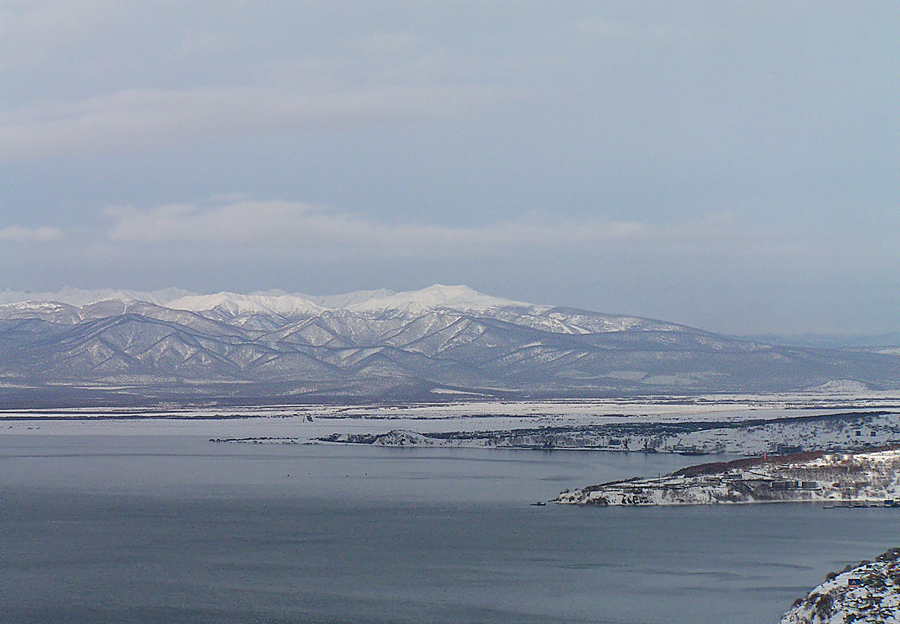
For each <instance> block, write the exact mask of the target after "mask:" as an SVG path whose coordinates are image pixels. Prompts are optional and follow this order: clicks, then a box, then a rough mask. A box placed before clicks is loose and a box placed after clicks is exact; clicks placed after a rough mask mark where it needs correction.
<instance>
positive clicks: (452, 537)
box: [0, 435, 900, 624]
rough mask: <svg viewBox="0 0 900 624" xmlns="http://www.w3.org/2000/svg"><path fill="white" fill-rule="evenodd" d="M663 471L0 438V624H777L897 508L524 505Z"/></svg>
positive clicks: (593, 463)
mask: <svg viewBox="0 0 900 624" xmlns="http://www.w3.org/2000/svg"><path fill="white" fill-rule="evenodd" d="M697 459H698V458H686V457H679V456H671V455H652V454H650V455H644V454H615V453H592V452H558V451H556V452H549V453H548V452H540V451H500V450H480V449H384V448H373V447H349V446H337V445H335V446H326V445H318V446H310V445H265V444H258V445H257V444H215V443H212V442H210V441H208V440H207V439H205V438H200V437H196V436H88V435H84V436H82V435H65V436H53V435H0V622H3V623H7V622H8V623H16V624H21V623H35V624H37V623H41V624H43V623H51V622H53V623H60V624H69V623H73V624H74V623H88V622H99V623H110V624H111V623H120V622H159V623H164V622H165V623H169V622H201V623H207V622H208V623H214V622H215V623H231V622H272V623H286V622H315V623H323V624H324V623H356V622H358V623H361V624H362V623H367V624H368V623H372V624H375V623H393V622H397V623H418V622H434V623H444V622H446V623H468V622H472V623H474V622H500V623H506V622H509V623H513V622H523V623H530V622H535V623H537V622H547V623H563V622H565V623H570V622H571V623H576V622H597V623H601V622H602V623H618V624H637V623H642V624H651V623H652V624H657V623H658V624H663V623H665V624H680V623H699V624H704V623H710V624H713V623H716V624H728V623H735V624H737V623H741V624H756V623H759V624H762V623H765V622H776V621H777V620H778V618H779V616H780V614H781V613H782V612H783V611H785V610H786V609H787V608H788V607H789V606H790V603H791V602H792V601H793V599H794V598H796V597H799V596H801V595H802V594H804V593H805V592H806V591H808V589H809V588H810V587H812V586H814V585H816V584H818V583H819V582H821V581H822V580H824V575H825V574H826V573H827V572H829V571H832V570H836V569H840V568H842V567H843V566H844V565H845V564H846V563H851V562H852V563H855V562H857V561H859V560H860V559H863V558H872V557H873V556H874V555H876V554H878V553H880V552H882V551H884V550H886V549H887V548H889V547H892V546H897V545H900V530H898V529H900V512H898V510H896V509H852V510H850V509H823V508H822V507H821V506H820V505H814V504H777V505H744V506H716V507H654V508H576V507H565V506H558V505H552V504H551V505H548V506H532V505H531V504H530V503H532V502H535V501H545V500H548V499H550V498H552V497H553V496H555V495H556V494H557V493H558V492H559V491H561V490H563V489H565V488H573V487H578V486H583V485H588V484H592V483H599V482H603V481H608V480H613V479H619V478H625V477H628V476H637V475H642V476H652V475H655V474H659V473H665V472H670V471H672V470H674V469H677V468H679V467H681V466H684V465H687V464H690V463H697Z"/></svg>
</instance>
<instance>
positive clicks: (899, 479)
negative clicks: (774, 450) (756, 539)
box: [555, 448, 900, 507]
mask: <svg viewBox="0 0 900 624" xmlns="http://www.w3.org/2000/svg"><path fill="white" fill-rule="evenodd" d="M815 501H819V502H831V503H835V504H848V505H851V504H854V505H888V506H894V505H897V506H898V507H900V449H897V448H892V449H889V450H882V451H873V452H863V453H813V454H806V455H784V456H776V457H765V458H756V459H742V460H736V461H732V462H728V463H724V464H702V465H699V466H691V467H689V468H685V469H683V470H679V471H678V472H675V473H672V474H670V475H665V476H660V477H658V478H656V479H629V480H626V481H615V482H612V483H604V484H601V485H593V486H589V487H586V488H580V489H577V490H574V491H571V492H563V493H562V494H560V495H559V496H558V497H557V498H556V500H555V502H557V503H562V504H568V505H602V506H605V505H634V506H639V505H715V504H720V503H772V502H815Z"/></svg>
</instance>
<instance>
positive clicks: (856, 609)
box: [779, 548, 900, 624]
mask: <svg viewBox="0 0 900 624" xmlns="http://www.w3.org/2000/svg"><path fill="white" fill-rule="evenodd" d="M851 622H878V623H879V624H900V548H892V549H891V550H889V551H887V552H886V553H884V554H882V555H879V556H878V557H877V558H876V559H875V561H861V562H860V563H859V564H858V565H856V566H847V567H846V568H844V569H843V570H841V571H840V572H838V573H831V574H829V575H828V576H827V577H826V580H825V582H824V583H822V584H821V585H819V586H818V587H816V588H815V589H813V590H812V591H811V592H809V593H808V594H807V595H806V596H805V597H804V598H800V599H798V600H797V601H796V602H795V603H794V605H793V606H792V607H791V609H790V611H788V612H787V613H785V614H784V616H783V617H782V618H781V620H780V622H779V624H850V623H851Z"/></svg>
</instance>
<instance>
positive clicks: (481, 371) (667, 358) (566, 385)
mask: <svg viewBox="0 0 900 624" xmlns="http://www.w3.org/2000/svg"><path fill="white" fill-rule="evenodd" d="M103 292H106V291H101V294H102V293H103ZM159 292H163V293H165V295H160V294H159ZM175 294H180V295H181V296H178V297H174V295H175ZM42 296H43V297H44V299H43V300H41V301H26V302H22V301H18V302H14V303H10V304H7V305H3V306H0V381H2V382H3V383H4V384H5V387H6V390H3V391H0V402H3V403H5V404H14V403H16V402H17V401H21V400H22V399H21V397H23V396H31V397H36V396H40V393H41V392H43V391H46V390H47V389H48V388H51V387H52V388H54V393H56V394H59V393H62V394H65V393H66V392H67V391H68V392H69V393H70V394H73V393H75V394H78V393H81V394H83V392H87V391H88V390H89V393H90V392H95V393H97V396H100V395H103V396H107V395H108V396H110V397H112V398H110V400H112V401H115V400H118V399H116V398H115V397H116V396H120V398H121V396H125V395H127V397H128V400H129V401H141V400H157V399H166V398H180V399H185V398H186V399H203V398H213V399H229V400H230V399H235V398H236V397H237V398H240V397H243V399H246V400H257V399H259V400H267V399H273V398H279V397H281V398H283V399H284V400H288V399H296V400H303V399H304V397H305V398H308V399H313V398H315V399H317V400H318V399H328V398H329V397H335V396H342V397H346V396H348V395H349V396H358V397H360V398H362V397H366V398H377V397H383V396H390V397H394V398H401V399H402V398H409V399H412V398H427V397H429V396H431V395H430V391H431V390H435V389H440V388H451V389H464V390H469V391H476V392H481V393H487V394H499V395H502V396H510V395H512V396H524V395H527V396H535V397H539V396H573V397H574V396H609V395H621V394H664V393H665V394H672V393H678V394H691V393H701V392H704V393H705V392H764V391H781V390H796V389H803V388H807V387H813V386H819V385H822V384H827V383H830V382H836V381H839V380H841V381H843V380H849V381H852V382H854V383H857V384H862V385H863V386H867V387H874V388H898V387H900V356H898V355H897V354H896V353H895V352H893V351H890V350H888V351H887V352H872V351H866V350H858V349H857V350H840V349H825V348H803V347H792V346H775V345H768V344H765V343H760V342H752V341H745V340H740V339H736V338H732V337H727V336H722V335H717V334H713V333H710V332H705V331H702V330H699V329H694V328H690V327H686V326H683V325H677V324H674V323H667V322H664V321H657V320H652V319H642V318H637V317H628V316H621V315H607V314H600V313H596V312H588V311H583V310H572V309H568V308H556V307H550V306H536V305H531V304H527V303H522V302H515V301H508V300H504V299H499V298H496V297H490V296H487V295H483V294H481V293H477V292H476V291H473V290H471V289H469V288H466V287H464V286H441V285H436V286H432V287H430V288H426V289H423V290H421V291H413V292H408V293H392V292H390V291H367V292H360V293H350V294H348V295H339V296H333V297H319V298H317V299H316V300H315V301H312V300H311V299H312V298H311V297H308V296H305V295H289V294H285V293H278V292H275V293H271V292H270V293H256V294H252V295H240V294H234V293H218V294H216V295H194V294H183V291H182V292H176V291H174V290H169V291H158V292H157V293H144V294H141V293H133V292H132V293H128V294H127V296H125V295H117V296H116V297H114V298H112V299H102V298H101V299H100V300H92V299H96V296H97V295H96V291H93V292H86V293H81V294H79V292H76V291H71V290H70V291H67V292H65V293H63V295H61V296H60V297H59V298H60V299H65V300H66V301H69V302H72V301H83V302H84V303H82V304H80V305H76V304H73V303H66V302H64V301H60V302H55V301H52V299H53V297H52V295H42ZM151 300H152V301H151ZM159 301H165V305H161V304H160V303H159ZM115 388H119V390H115ZM67 389H68V390H67ZM85 389H88V390H85ZM76 390H77V392H76ZM103 393H107V394H103ZM109 393H112V394H109ZM117 393H118V394H117ZM123 393H124V394H123ZM45 394H47V393H46V392H45ZM81 394H79V396H81ZM243 399H242V400H243Z"/></svg>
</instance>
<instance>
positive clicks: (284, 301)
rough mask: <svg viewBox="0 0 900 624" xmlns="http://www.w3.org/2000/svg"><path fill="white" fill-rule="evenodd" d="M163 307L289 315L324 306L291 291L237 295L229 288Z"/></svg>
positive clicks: (304, 312) (317, 310)
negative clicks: (273, 293) (285, 293)
mask: <svg viewBox="0 0 900 624" xmlns="http://www.w3.org/2000/svg"><path fill="white" fill-rule="evenodd" d="M166 307H168V308H172V309H175V310H189V311H191V312H208V311H210V310H217V311H219V312H224V313H226V314H229V315H231V316H245V315H249V314H260V313H267V314H277V315H279V316H287V317H290V316H300V315H315V314H320V313H322V312H323V311H324V310H325V309H324V308H322V307H321V306H318V305H316V304H315V303H313V302H311V301H307V300H306V299H301V298H300V297H295V296H293V295H258V294H257V295H241V294H237V293H230V292H221V293H216V294H214V295H189V296H187V297H181V298H180V299H176V300H174V301H170V302H169V303H168V304H166Z"/></svg>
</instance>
